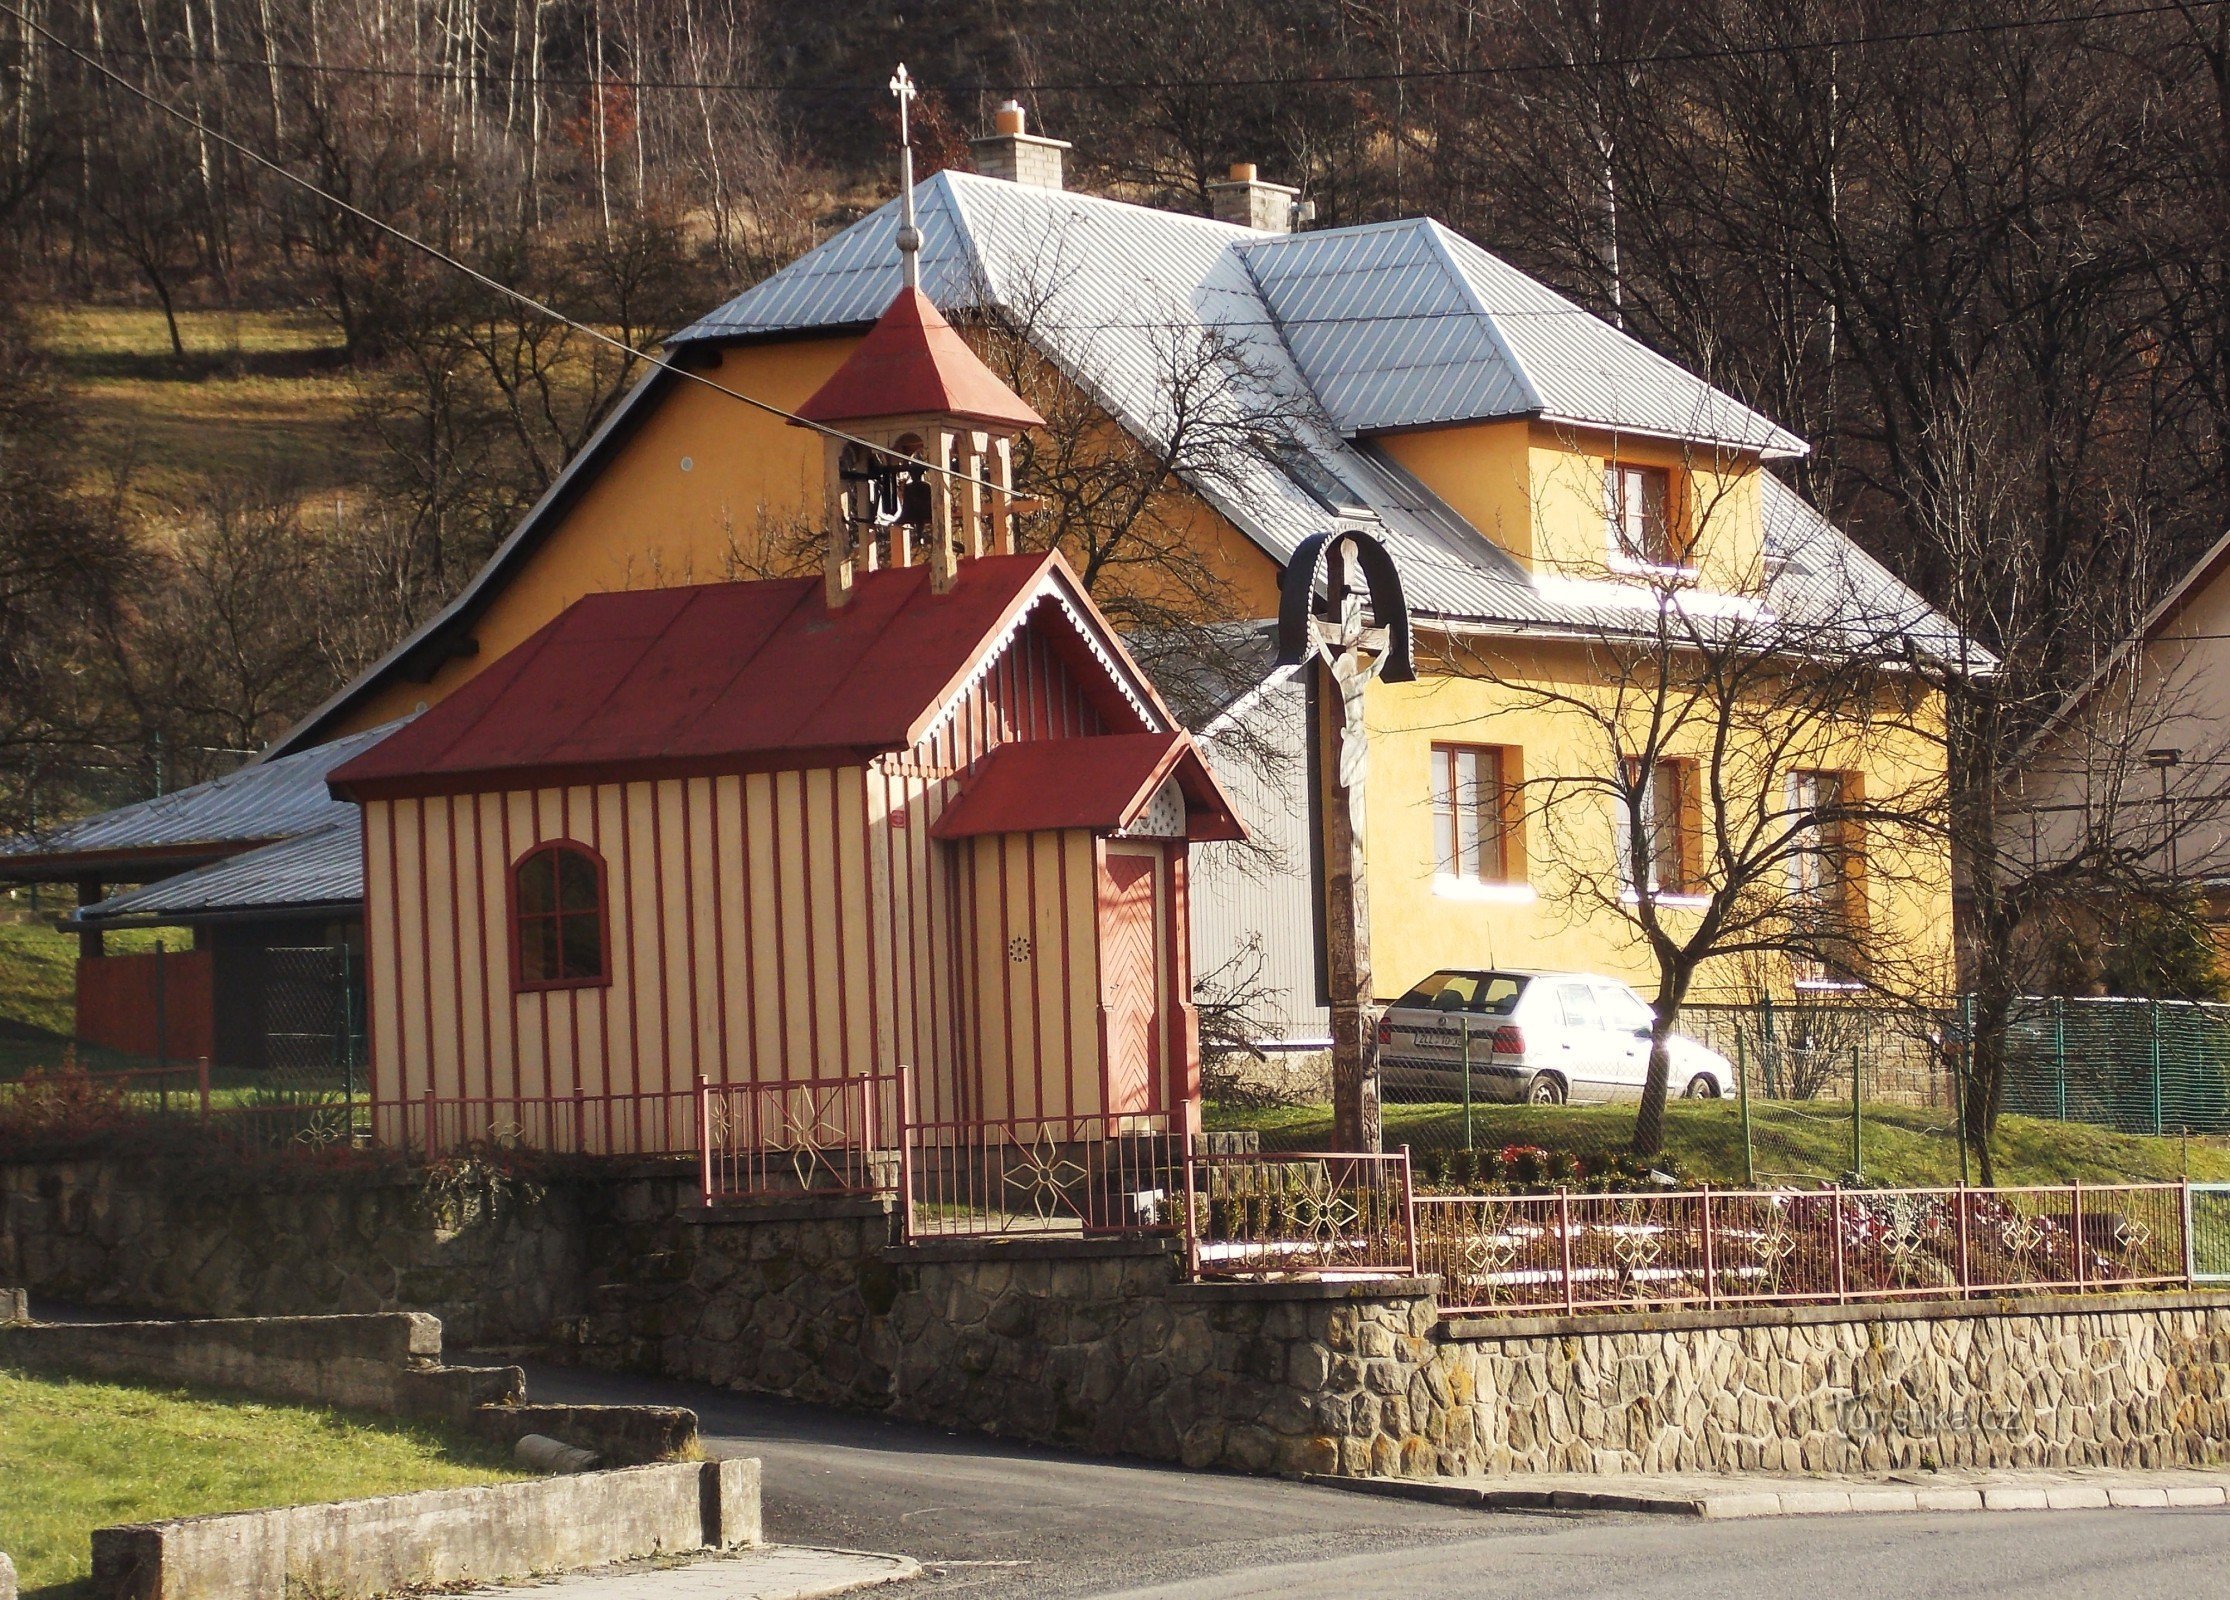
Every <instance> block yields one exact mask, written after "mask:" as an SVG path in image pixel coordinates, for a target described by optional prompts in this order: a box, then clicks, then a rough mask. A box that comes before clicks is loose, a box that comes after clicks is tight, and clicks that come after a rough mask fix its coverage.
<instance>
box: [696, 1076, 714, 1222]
mask: <svg viewBox="0 0 2230 1600" xmlns="http://www.w3.org/2000/svg"><path fill="white" fill-rule="evenodd" d="M712 1180H713V1171H712V1080H711V1079H710V1078H708V1077H706V1076H705V1075H704V1074H703V1073H701V1072H700V1073H698V1074H697V1198H698V1199H699V1201H701V1202H702V1203H703V1204H704V1205H705V1206H706V1207H708V1208H709V1207H710V1206H711V1205H712Z"/></svg>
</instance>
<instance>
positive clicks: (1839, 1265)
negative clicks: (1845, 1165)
mask: <svg viewBox="0 0 2230 1600" xmlns="http://www.w3.org/2000/svg"><path fill="white" fill-rule="evenodd" d="M1834 1195H1835V1303H1836V1304H1837V1305H1843V1304H1845V1303H1846V1302H1848V1301H1849V1299H1850V1288H1849V1279H1848V1277H1847V1275H1846V1273H1845V1270H1844V1266H1843V1191H1842V1190H1841V1189H1840V1188H1838V1189H1836V1190H1835V1191H1834Z"/></svg>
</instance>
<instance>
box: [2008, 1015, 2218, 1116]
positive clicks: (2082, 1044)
mask: <svg viewBox="0 0 2230 1600" xmlns="http://www.w3.org/2000/svg"><path fill="white" fill-rule="evenodd" d="M2006 1057H2007V1059H2006V1085H2005V1101H2004V1108H2005V1109H2006V1110H2007V1111H2012V1112H2017V1113H2019V1114H2021V1115H2023V1116H2031V1117H2045V1118H2049V1119H2052V1120H2054V1121H2060V1122H2088V1123H2095V1124H2096V1125H2098V1126H2100V1127H2105V1128H2113V1129H2116V1130H2118V1131H2120V1132H2123V1133H2157V1134H2169V1133H2192V1134H2223V1133H2230V1005H2216V1004H2207V1003H2201V1002H2197V1001H2189V1000H2124V999H2114V998H2099V999H2057V998H2054V999H2032V1000H2025V1001H2023V1002H2021V1004H2020V1005H2019V1006H2017V1007H2016V1008H2015V1010H2014V1013H2013V1015H2012V1017H2011V1018H2010V1019H2009V1020H2008V1023H2007V1029H2006Z"/></svg>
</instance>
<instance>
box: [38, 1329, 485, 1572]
mask: <svg viewBox="0 0 2230 1600" xmlns="http://www.w3.org/2000/svg"><path fill="white" fill-rule="evenodd" d="M525 1476H528V1475H527V1474H525V1473H521V1472H519V1471H517V1470H516V1469H514V1468H513V1467H511V1466H510V1465H509V1464H508V1462H507V1460H506V1458H505V1457H504V1455H503V1454H502V1452H500V1451H498V1450H496V1449H494V1448H493V1447H492V1446H488V1445H483V1444H480V1443H478V1442H476V1441H472V1440H469V1439H466V1438H465V1437H463V1436H462V1435H455V1434H450V1433H448V1432H446V1431H444V1430H440V1429H436V1428H432V1427H428V1426H424V1425H417V1424H405V1423H400V1422H396V1421H394V1420H393V1419H390V1418H370V1417H358V1416H352V1415H348V1414H346V1413H342V1412H334V1411H320V1410H315V1409H311V1408H307V1407H301V1406H287V1405H272V1404H266V1403H264V1402H262V1401H256V1400H244V1399H241V1398H238V1397H236V1396H227V1395H214V1394H205V1393H198V1392H193V1391H177V1390H163V1389H141V1388H133V1387H129V1386H125V1385H120V1384H108V1383H81V1382H75V1381H72V1380H68V1379H48V1378H33V1377H27V1376H24V1375H21V1374H18V1373H13V1372H9V1371H6V1370H4V1369H0V1549H4V1550H6V1551H7V1552H8V1554H9V1555H11V1556H12V1557H14V1558H15V1564H16V1568H17V1571H18V1573H19V1575H20V1577H21V1580H22V1586H23V1593H24V1594H25V1595H26V1596H27V1597H29V1596H44V1597H47V1600H60V1597H61V1596H65V1595H73V1594H76V1593H77V1592H78V1591H79V1588H80V1585H81V1580H83V1579H84V1578H85V1577H86V1576H87V1574H88V1572H89V1571H90V1569H91V1547H90V1543H89V1537H90V1535H91V1533H92V1530H93V1529H95V1528H101V1527H108V1526H110V1525H112V1524H115V1523H122V1522H149V1521H154V1520H157V1519H160V1518H165V1517H183V1516H194V1515H197V1514H199V1513H202V1512H206V1511H245V1510H250V1509H253V1508H255V1507H258V1506H273V1505H293V1504H299V1503H301V1502H304V1501H310V1500H345V1499H353V1498H356V1497H358V1496H361V1495H375V1494H397V1493H401V1492H404V1491H406V1490H411V1489H443V1488H450V1487H454V1486H456V1485H460V1484H471V1483H497V1482H502V1481H506V1480H510V1479H516V1478H521V1477H525Z"/></svg>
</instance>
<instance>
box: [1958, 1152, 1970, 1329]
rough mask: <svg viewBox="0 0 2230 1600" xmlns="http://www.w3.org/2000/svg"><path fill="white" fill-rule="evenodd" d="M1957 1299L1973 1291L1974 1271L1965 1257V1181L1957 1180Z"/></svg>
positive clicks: (1966, 1256) (1963, 1179)
mask: <svg viewBox="0 0 2230 1600" xmlns="http://www.w3.org/2000/svg"><path fill="white" fill-rule="evenodd" d="M1957 1198H1958V1202H1959V1298H1960V1299H1962V1300H1964V1299H1966V1298H1967V1296H1968V1295H1969V1294H1970V1293H1971V1292H1972V1291H1973V1289H1974V1271H1973V1267H1972V1264H1971V1262H1970V1258H1969V1257H1968V1255H1967V1180H1966V1179H1965V1178H1961V1179H1960V1180H1959V1191H1958V1196H1957Z"/></svg>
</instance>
